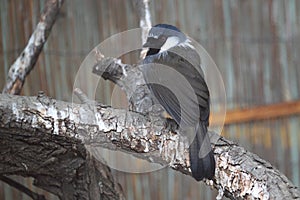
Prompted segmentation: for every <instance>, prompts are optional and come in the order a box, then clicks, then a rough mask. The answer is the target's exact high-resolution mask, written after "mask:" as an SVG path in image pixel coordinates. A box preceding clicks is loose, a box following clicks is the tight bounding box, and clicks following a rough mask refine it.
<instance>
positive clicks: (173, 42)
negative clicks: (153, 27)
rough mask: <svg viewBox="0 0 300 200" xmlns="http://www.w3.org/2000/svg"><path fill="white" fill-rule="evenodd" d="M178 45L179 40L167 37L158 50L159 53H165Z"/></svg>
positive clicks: (174, 37)
mask: <svg viewBox="0 0 300 200" xmlns="http://www.w3.org/2000/svg"><path fill="white" fill-rule="evenodd" d="M178 43H179V38H178V37H176V36H172V37H168V39H167V40H166V42H165V43H164V45H162V47H161V48H160V51H159V53H161V52H164V51H167V50H168V49H171V48H172V47H175V46H176V45H177V44H178Z"/></svg>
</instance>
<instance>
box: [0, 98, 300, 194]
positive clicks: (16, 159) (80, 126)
mask: <svg viewBox="0 0 300 200" xmlns="http://www.w3.org/2000/svg"><path fill="white" fill-rule="evenodd" d="M95 110H96V112H95ZM0 116H1V118H0V133H1V134H0V141H1V151H0V152H1V154H0V159H1V160H2V161H3V162H1V163H0V173H1V174H18V175H22V176H32V177H34V178H36V181H35V184H36V185H38V186H39V187H41V188H44V189H46V190H48V191H50V192H52V193H54V194H57V195H58V196H59V197H60V198H66V197H67V198H69V197H70V196H65V195H66V194H64V193H63V191H66V190H65V189H66V188H68V191H70V190H71V191H73V193H72V195H73V196H72V197H74V196H75V197H77V198H78V197H80V198H81V197H89V198H91V197H93V195H92V193H93V192H95V191H96V190H100V194H102V195H108V194H107V193H105V192H107V191H112V192H111V193H109V195H115V196H113V197H115V199H117V198H119V197H120V196H118V195H117V194H119V195H120V194H121V192H120V191H119V189H118V187H117V184H115V185H110V187H108V188H106V189H103V188H101V187H100V188H88V187H89V186H92V185H94V186H95V185H97V186H98V185H101V186H103V187H104V186H106V185H105V184H106V183H111V182H110V180H111V179H112V178H111V177H106V176H103V175H102V176H100V175H99V174H98V173H103V171H102V170H101V171H98V173H93V171H96V170H97V169H98V167H99V169H100V168H101V169H103V167H104V166H103V164H101V163H100V162H99V161H97V160H95V159H92V158H89V155H88V152H87V151H86V149H85V148H84V146H83V144H82V143H81V142H82V141H83V142H84V143H85V144H89V145H100V146H101V147H104V148H109V149H113V150H120V151H124V152H128V153H131V154H133V155H135V156H138V157H140V158H143V159H146V160H148V161H150V162H156V163H161V164H166V163H167V164H168V165H169V166H170V167H172V168H173V169H175V170H178V171H180V172H182V173H184V174H187V175H190V169H189V156H188V144H187V142H186V139H185V138H184V137H183V136H181V135H180V132H179V131H178V130H176V131H172V130H170V129H169V128H168V127H165V126H164V125H163V124H159V123H157V124H156V123H151V120H150V119H149V118H147V117H145V116H143V115H141V114H139V113H136V112H130V111H125V110H119V109H113V108H110V107H103V106H100V105H89V104H83V105H79V104H71V103H67V102H61V101H55V100H52V99H51V98H49V97H45V96H43V95H40V96H38V97H20V96H9V95H0ZM158 121H159V120H158ZM210 135H211V137H212V138H213V141H215V142H214V144H213V145H214V153H215V158H216V161H217V169H216V175H215V179H214V181H206V184H208V185H213V186H214V187H215V188H217V189H218V190H219V191H220V193H223V194H225V195H226V196H229V197H231V198H234V199H235V198H260V199H269V198H271V199H276V198H280V199H282V198H285V199H296V198H299V197H300V193H299V190H298V189H297V188H296V187H295V186H294V185H293V184H292V183H291V182H290V181H289V180H288V179H287V178H286V177H285V176H284V175H283V174H281V173H280V172H279V171H278V170H276V169H275V168H273V167H272V165H271V164H270V163H268V162H267V161H264V160H262V159H261V158H259V157H258V156H256V155H255V154H252V153H250V152H247V151H246V150H245V149H243V148H242V147H240V146H238V145H237V144H234V143H232V142H230V141H228V140H226V139H224V138H222V137H219V136H216V135H214V134H213V133H210ZM87 159H88V160H89V162H87V161H86V160H87ZM104 169H105V168H104ZM86 170H87V171H86ZM86 172H89V173H86ZM96 172H97V171H96ZM94 174H96V176H94ZM105 177H106V179H105ZM93 181H95V182H97V183H98V184H88V183H91V182H93ZM83 183H87V184H83ZM50 186H51V187H50ZM118 191H119V192H118ZM95 194H97V193H95ZM109 198H111V196H109ZM83 199H85V198H83ZM94 199H97V198H94Z"/></svg>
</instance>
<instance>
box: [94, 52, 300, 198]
mask: <svg viewBox="0 0 300 200" xmlns="http://www.w3.org/2000/svg"><path fill="white" fill-rule="evenodd" d="M107 63H109V64H107ZM121 69H123V70H121ZM124 69H125V71H124ZM93 72H94V73H95V74H98V75H101V76H102V77H104V78H105V79H109V80H111V81H113V82H114V83H116V84H118V85H119V86H120V87H121V88H122V89H123V90H124V91H125V92H126V94H127V97H128V98H129V99H130V104H131V108H132V109H133V110H136V111H138V112H141V113H147V112H151V111H149V110H148V108H149V107H151V105H152V104H151V103H153V100H152V97H151V94H150V92H149V90H148V88H147V87H146V86H145V82H144V81H143V76H142V73H141V71H140V69H139V67H138V66H131V65H126V67H125V68H124V64H122V63H121V61H120V60H117V59H114V58H103V59H102V60H99V62H98V64H97V65H95V67H94V70H93ZM116 72H118V73H116ZM104 74H105V76H103V75H104ZM116 74H117V75H116ZM132 76H134V77H135V79H134V81H131V80H132V78H133V77H132ZM133 91H135V92H133ZM210 136H211V140H212V143H213V144H214V146H215V149H214V153H215V156H216V161H217V169H216V173H215V179H214V183H213V184H214V187H215V188H217V189H218V190H219V197H221V196H222V195H223V194H225V195H226V196H228V197H231V198H249V197H253V198H261V199H264V198H267V197H268V198H271V199H273V198H276V197H278V198H282V197H286V198H289V199H292V198H296V197H298V198H299V197H300V192H299V190H298V189H297V188H296V186H294V185H293V184H292V183H291V182H290V181H289V180H288V179H287V178H286V176H284V175H283V174H281V173H280V172H279V171H278V170H277V169H275V168H273V167H272V165H271V164H270V163H268V162H267V161H265V160H263V159H261V158H259V157H258V156H257V155H255V154H253V153H250V152H247V151H246V150H245V149H244V148H242V147H240V146H238V145H237V144H234V143H232V142H230V141H229V140H226V139H225V138H223V137H218V136H217V135H216V134H214V133H211V132H210ZM172 150H174V149H172ZM172 150H169V151H168V152H172ZM185 151H187V150H185ZM181 153H183V152H181ZM173 157H175V156H173ZM179 157H181V156H179ZM184 160H188V157H185V158H184ZM184 160H181V161H180V162H179V163H177V164H175V165H172V164H171V167H173V168H175V169H177V170H179V171H181V172H183V173H185V174H189V170H187V169H188V168H189V163H186V165H181V164H182V163H184ZM167 162H168V161H167ZM169 163H176V161H175V160H171V161H170V162H169ZM178 165H179V166H180V167H178Z"/></svg>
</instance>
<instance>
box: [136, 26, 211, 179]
mask: <svg viewBox="0 0 300 200" xmlns="http://www.w3.org/2000/svg"><path fill="white" fill-rule="evenodd" d="M170 37H172V38H171V39H170V40H168V41H167V39H168V38H170ZM166 43H168V45H164V44H166ZM144 46H147V47H149V51H148V53H147V56H146V57H145V59H144V61H143V64H144V66H143V67H142V72H143V75H144V78H145V81H146V83H147V85H148V87H149V89H150V91H151V93H152V94H153V95H154V97H155V98H156V99H157V100H158V102H159V103H160V104H161V105H162V106H163V107H164V109H165V110H166V111H167V113H168V114H169V115H171V116H172V118H173V119H174V120H175V121H176V123H177V124H179V125H180V128H181V129H182V131H183V132H184V133H185V134H186V135H187V136H188V138H189V139H190V141H191V145H190V148H189V152H190V162H191V171H192V175H193V177H194V178H195V179H196V180H198V181H199V180H202V179H203V178H208V179H212V178H213V176H214V171H215V160H214V156H213V152H212V149H211V145H210V141H209V138H208V135H207V126H208V125H209V113H210V110H209V105H210V99H209V90H208V87H207V85H206V82H205V79H204V74H203V71H202V69H201V60H200V57H199V55H198V53H197V52H196V51H195V49H194V47H193V46H192V45H191V43H190V41H189V40H188V39H187V38H186V36H185V35H184V34H183V33H181V32H180V31H179V30H178V29H177V28H176V27H174V26H171V25H165V24H162V25H161V24H160V25H156V26H155V27H153V28H152V29H151V30H150V33H149V36H148V40H147V42H146V44H145V45H144ZM162 47H163V48H162ZM168 47H170V49H164V48H168Z"/></svg>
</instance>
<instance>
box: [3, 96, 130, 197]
mask: <svg viewBox="0 0 300 200" xmlns="http://www.w3.org/2000/svg"><path fill="white" fill-rule="evenodd" d="M0 96H1V103H0V107H1V108H0V116H1V117H0V118H1V120H0V121H1V122H0V123H1V125H0V126H1V128H0V133H1V134H0V135H1V136H0V138H1V139H0V143H1V144H0V160H1V163H0V174H2V175H21V176H24V177H28V176H30V177H33V178H35V180H34V184H35V185H36V186H37V187H40V188H42V189H45V190H46V191H49V192H51V193H53V194H55V195H57V196H58V197H59V198H60V199H124V195H123V192H122V189H121V187H120V186H119V184H118V183H117V182H115V180H114V179H113V177H112V176H111V173H110V169H109V168H108V167H107V166H106V165H105V164H102V163H101V162H100V161H98V160H96V159H95V158H94V157H92V156H91V155H90V154H89V153H88V152H87V150H86V148H85V147H84V144H82V142H81V141H80V140H79V139H78V138H77V137H76V136H75V135H74V134H72V133H71V132H73V131H74V129H75V128H77V131H80V130H81V129H80V127H78V126H73V120H72V117H71V115H68V117H66V116H64V114H66V113H63V112H64V109H62V108H61V107H60V106H62V105H64V104H61V103H60V102H56V101H54V100H51V99H50V98H47V97H44V96H43V95H39V96H38V97H37V98H29V97H20V96H14V97H13V96H8V95H0ZM15 100H16V101H15ZM56 103H57V105H59V106H58V107H56ZM69 106H71V105H70V104H69ZM56 108H59V109H61V111H62V112H60V111H59V110H56ZM65 111H66V110H65ZM51 113H52V114H55V115H57V116H56V117H55V116H54V115H52V114H51ZM61 114H63V115H61ZM69 114H71V113H69ZM62 116H64V117H63V118H61V117H62ZM49 117H50V118H49ZM65 117H66V118H65ZM77 117H78V116H77ZM61 119H65V120H70V121H69V122H67V121H63V120H62V121H61ZM77 119H78V118H77ZM63 123H66V124H65V125H66V126H62V125H63ZM81 128H82V127H81ZM79 129H80V130H79ZM62 131H63V132H62ZM75 132H76V131H74V133H75ZM62 133H64V134H62Z"/></svg>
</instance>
